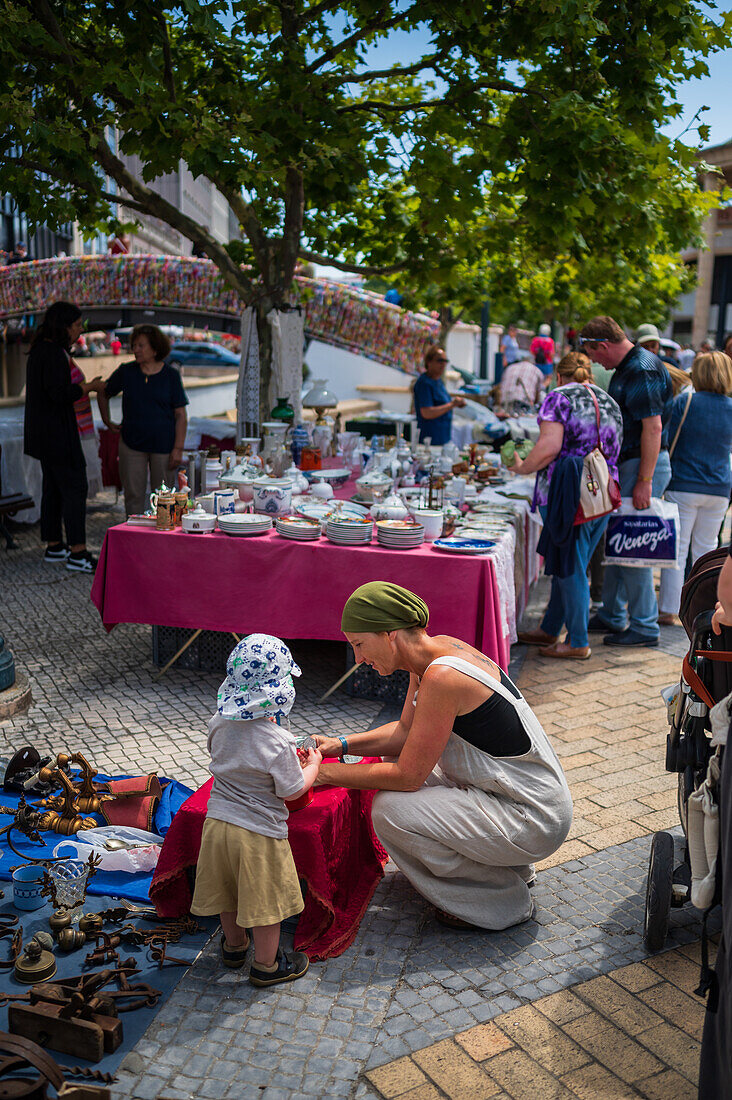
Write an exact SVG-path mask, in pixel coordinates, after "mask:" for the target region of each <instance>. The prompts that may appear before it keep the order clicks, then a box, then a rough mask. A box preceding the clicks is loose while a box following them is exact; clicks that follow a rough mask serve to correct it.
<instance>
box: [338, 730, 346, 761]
mask: <svg viewBox="0 0 732 1100" xmlns="http://www.w3.org/2000/svg"><path fill="white" fill-rule="evenodd" d="M338 740H339V741H340V743H341V760H342V759H343V757H344V756H348V742H347V741H346V739H345V737H341V736H340V735H338Z"/></svg>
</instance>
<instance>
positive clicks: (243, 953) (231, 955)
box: [221, 936, 249, 970]
mask: <svg viewBox="0 0 732 1100" xmlns="http://www.w3.org/2000/svg"><path fill="white" fill-rule="evenodd" d="M248 950H249V937H248V936H247V942H246V943H245V944H242V946H241V947H229V945H228V944H227V942H226V936H222V937H221V958H222V960H223V963H224V966H228V967H231V969H232V970H240V969H241V968H242V966H243V965H244V963H245V962H246V958H247V951H248Z"/></svg>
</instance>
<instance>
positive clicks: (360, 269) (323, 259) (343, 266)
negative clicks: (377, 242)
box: [298, 248, 409, 276]
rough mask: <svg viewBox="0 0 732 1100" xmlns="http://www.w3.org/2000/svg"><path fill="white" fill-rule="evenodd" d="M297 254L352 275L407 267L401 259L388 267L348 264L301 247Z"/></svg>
mask: <svg viewBox="0 0 732 1100" xmlns="http://www.w3.org/2000/svg"><path fill="white" fill-rule="evenodd" d="M298 255H299V256H300V258H301V259H303V260H308V261H309V262H310V263H311V264H322V265H323V266H324V267H336V268H338V270H339V271H349V272H351V273H352V274H354V275H368V276H371V275H392V274H393V273H394V272H395V271H404V270H405V269H406V268H408V267H409V262H408V261H407V260H403V261H402V262H401V263H398V264H392V265H391V266H390V267H367V266H366V265H364V264H349V263H346V261H345V260H333V259H331V257H330V256H321V254H320V253H319V252H310V251H309V250H308V249H305V248H301V249H300V250H299V251H298Z"/></svg>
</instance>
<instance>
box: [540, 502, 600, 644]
mask: <svg viewBox="0 0 732 1100" xmlns="http://www.w3.org/2000/svg"><path fill="white" fill-rule="evenodd" d="M539 511H540V512H541V514H542V517H543V518H544V519H546V508H545V507H540V508H539ZM609 518H610V517H609V516H600V517H599V519H591V520H589V522H588V523H582V524H580V525H579V527H578V528H577V537H576V541H575V554H574V569H573V570H572V572H571V573H570V575H569V576H568V577H552V589H551V594H550V596H549V604H548V606H547V609H546V611H545V612H544V618H543V619H542V620H541V629H542V630H544V631H545V632H546V633H547V634H552V635H558V634H559V632H560V631H561V629H562V627H563V626H566V627H567V633H568V635H569V644H570V645H571V646H575V647H577V648H584V647H585V646H587V645H589V639H588V637H587V623H588V622H589V618H590V586H589V583H588V581H587V566H588V564H589V561H590V558H591V557H592V555H593V553H594V550H595V547H596V546H597V545H598V544H599V542H600V539H601V538H602V536H603V535H604V534H605V528H606V527H607V524H608V520H609Z"/></svg>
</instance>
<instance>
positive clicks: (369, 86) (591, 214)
mask: <svg viewBox="0 0 732 1100" xmlns="http://www.w3.org/2000/svg"><path fill="white" fill-rule="evenodd" d="M0 11H1V12H2V16H3V32H4V33H3V45H4V49H3V64H2V66H0V124H1V125H0V191H4V192H7V193H9V194H10V195H12V196H13V198H14V199H15V200H16V201H17V202H18V204H19V205H20V206H21V207H22V208H23V209H24V210H25V211H26V212H27V214H28V216H29V218H30V220H31V222H35V223H36V224H40V223H42V222H46V223H48V224H51V225H54V224H60V223H63V222H66V221H68V220H70V219H77V220H78V221H79V222H80V224H81V226H82V227H83V228H84V229H87V230H93V229H95V228H98V227H99V226H100V225H107V226H110V225H111V226H114V224H115V218H114V217H113V214H112V211H113V203H114V202H116V201H118V199H119V195H120V192H121V193H123V195H124V204H125V206H126V207H127V208H128V209H130V210H132V211H134V212H139V213H142V214H146V215H150V216H152V217H155V218H159V219H161V220H162V221H164V222H166V223H167V224H169V225H170V226H172V227H173V228H174V229H176V230H177V231H178V232H180V233H181V234H182V235H183V236H185V237H187V238H189V239H190V240H193V241H197V242H199V243H201V244H202V245H203V249H204V251H205V253H206V254H207V255H208V256H209V257H210V258H211V260H213V262H214V263H215V264H217V266H218V267H219V269H220V270H221V272H222V274H223V276H224V278H225V279H226V280H227V282H228V283H229V284H230V285H231V286H232V287H234V288H235V289H236V290H237V291H238V292H239V294H240V296H241V299H242V302H243V303H250V304H252V305H254V306H256V309H257V313H258V318H259V330H260V339H261V347H262V356H263V367H264V369H263V372H262V392H263V393H266V387H267V384H268V362H269V354H270V351H269V348H268V343H267V340H268V326H267V325H266V324H265V323H264V318H265V316H266V314H267V312H269V310H270V309H271V308H274V307H282V306H286V305H287V303H288V301H289V300H290V295H291V289H292V278H293V273H294V271H295V268H296V264H297V263H298V261H299V260H301V259H302V260H310V261H314V262H323V263H335V264H336V265H337V266H341V267H342V268H344V269H345V270H353V269H356V270H359V271H362V272H364V273H366V274H375V273H377V272H378V273H382V274H384V273H386V274H388V273H389V272H394V271H403V272H405V273H407V274H408V275H409V277H410V279H411V280H412V281H413V282H414V283H415V284H416V283H418V282H421V283H422V285H428V283H429V281H430V279H431V278H432V273H434V272H438V273H439V279H435V280H433V281H434V282H436V283H437V284H440V285H445V283H446V280H447V281H449V280H450V279H453V277H454V281H455V282H456V284H457V281H459V280H458V279H457V276H455V270H456V269H458V268H459V267H460V265H461V264H464V263H469V262H472V261H471V259H470V255H469V254H470V252H471V249H473V248H474V247H475V244H476V242H473V244H468V245H465V244H464V243H463V244H461V245H460V246H459V247H458V246H457V245H456V244H455V243H454V242H455V240H456V233H455V229H454V227H460V226H463V227H470V226H471V223H472V222H473V221H474V220H475V218H476V216H477V215H478V214H479V213H480V211H482V210H484V209H485V203H486V199H487V201H488V203H489V207H488V208H489V210H490V211H493V212H494V214H495V211H498V212H499V215H500V216H499V217H497V218H495V217H493V218H489V219H488V222H489V223H491V222H492V221H495V223H496V225H497V227H498V228H497V229H496V232H497V233H498V236H492V232H493V229H494V228H495V226H493V225H491V224H489V225H488V226H487V228H486V239H485V241H482V240H481V241H480V242H479V243H480V247H481V250H482V251H484V252H485V253H487V254H488V255H491V254H495V253H496V252H499V251H500V250H501V247H504V248H506V249H510V247H511V242H512V234H511V221H512V219H513V223H514V226H515V227H520V231H521V239H522V240H523V241H524V242H525V244H526V247H527V248H531V249H533V252H534V254H535V255H536V256H537V257H538V256H540V255H541V256H543V257H545V258H546V259H551V257H552V255H557V254H558V253H562V254H567V255H569V256H572V257H574V256H577V255H581V254H582V253H583V252H586V251H588V250H593V251H594V250H596V249H597V248H599V247H607V248H612V247H615V246H616V245H617V242H618V239H619V233H620V227H622V231H623V232H622V236H623V237H624V238H625V237H627V238H632V239H641V238H642V237H643V236H644V235H646V234H648V233H649V231H650V229H651V226H650V221H649V218H650V216H651V215H650V213H649V209H650V203H651V200H652V196H653V192H654V189H655V187H656V185H657V177H658V173H659V172H666V171H667V169H668V165H669V163H674V164H675V165H676V168H677V171H678V178H679V196H680V207H681V208H683V209H682V210H681V212H680V220H679V228H680V230H681V231H682V232H683V231H686V230H689V231H690V230H691V229H692V227H693V225H694V224H695V219H696V214H695V212H694V211H693V210H692V208H691V207H689V208H688V210H689V212H688V213H687V212H685V211H686V210H687V208H686V206H685V205H684V199H685V197H688V195H689V193H690V189H693V188H692V176H693V169H692V161H693V151H692V150H691V149H687V148H686V147H685V146H681V145H678V144H677V145H671V144H670V143H669V142H668V141H666V140H665V139H664V138H662V137H661V136H660V134H659V126H660V125H661V123H663V122H665V121H667V120H668V119H669V118H671V117H673V116H674V115H676V114H678V111H679V108H678V107H677V106H676V105H675V104H674V101H673V93H672V86H673V82H674V81H676V80H678V79H681V78H683V77H687V76H692V75H700V74H702V73H703V72H704V71H705V63H704V57H705V55H706V54H707V53H708V52H709V51H710V50H711V49H714V48H716V47H717V46H721V45H724V44H726V34H727V31H728V29H729V28H728V19H727V18H726V17H718V18H716V20H715V18H714V16H713V14H710V13H713V6H712V5H709V4H706V3H701V2H699V0H625V2H624V0H620V2H618V0H542V3H540V4H538V3H536V2H535V0H512V2H506V0H462V2H461V3H460V4H450V5H448V4H445V3H444V0H341V2H338V0H212V2H202V0H176V3H165V2H163V0H160V2H159V0H145V2H144V3H139V4H129V3H125V2H123V0H105V2H101V0H97V2H93V0H63V2H62V0H25V2H13V0H0ZM415 28H419V29H420V31H421V34H420V36H419V41H420V42H421V43H426V46H424V48H420V49H415V52H414V54H411V53H410V56H409V57H406V58H405V60H404V61H403V62H402V63H398V64H396V65H393V66H390V67H388V68H385V69H379V68H377V67H374V65H373V64H372V62H371V58H373V56H374V47H375V46H378V44H379V42H381V41H383V40H384V38H385V37H386V36H387V35H389V34H391V33H392V32H395V31H413V30H414V29H415ZM408 41H409V40H408ZM114 135H118V143H116V141H115V139H114ZM133 156H134V157H137V158H139V161H140V162H141V164H142V165H143V172H142V177H143V178H142V179H139V178H137V176H136V175H135V174H133V173H132V172H131V171H130V169H129V168H128V166H127V162H126V161H125V159H124V158H125V157H133ZM181 159H182V160H183V161H185V162H186V163H187V164H188V166H189V168H190V169H191V171H192V172H193V174H194V176H203V177H205V178H206V179H208V180H210V181H211V183H213V184H215V186H216V187H217V188H218V189H219V191H220V192H221V193H222V194H223V195H224V196H225V198H226V199H227V200H228V202H229V205H230V206H231V209H232V210H233V211H234V213H235V215H236V217H237V218H238V220H239V222H240V224H241V227H242V230H243V241H242V242H241V243H238V242H235V243H232V244H230V245H229V246H228V247H224V246H222V245H220V244H219V243H218V242H217V241H216V240H215V239H214V238H213V236H212V235H211V234H210V233H209V232H208V230H207V228H206V227H205V226H202V225H199V224H197V223H196V222H195V220H193V219H191V218H190V217H187V216H186V215H184V214H182V213H181V212H180V211H179V210H177V209H176V208H175V206H173V205H172V204H171V203H169V202H167V201H166V199H165V198H164V197H163V196H162V195H161V194H160V193H159V191H158V190H156V186H155V181H156V180H157V179H159V178H160V177H161V176H163V175H165V173H166V172H170V171H172V170H174V169H176V168H177V167H178V165H179V161H180V160H181ZM110 180H111V181H114V184H115V188H114V189H112V188H110V187H109V185H108V183H107V181H110ZM588 229H589V230H590V231H589V232H588ZM501 234H502V235H501ZM502 242H503V244H502Z"/></svg>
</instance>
